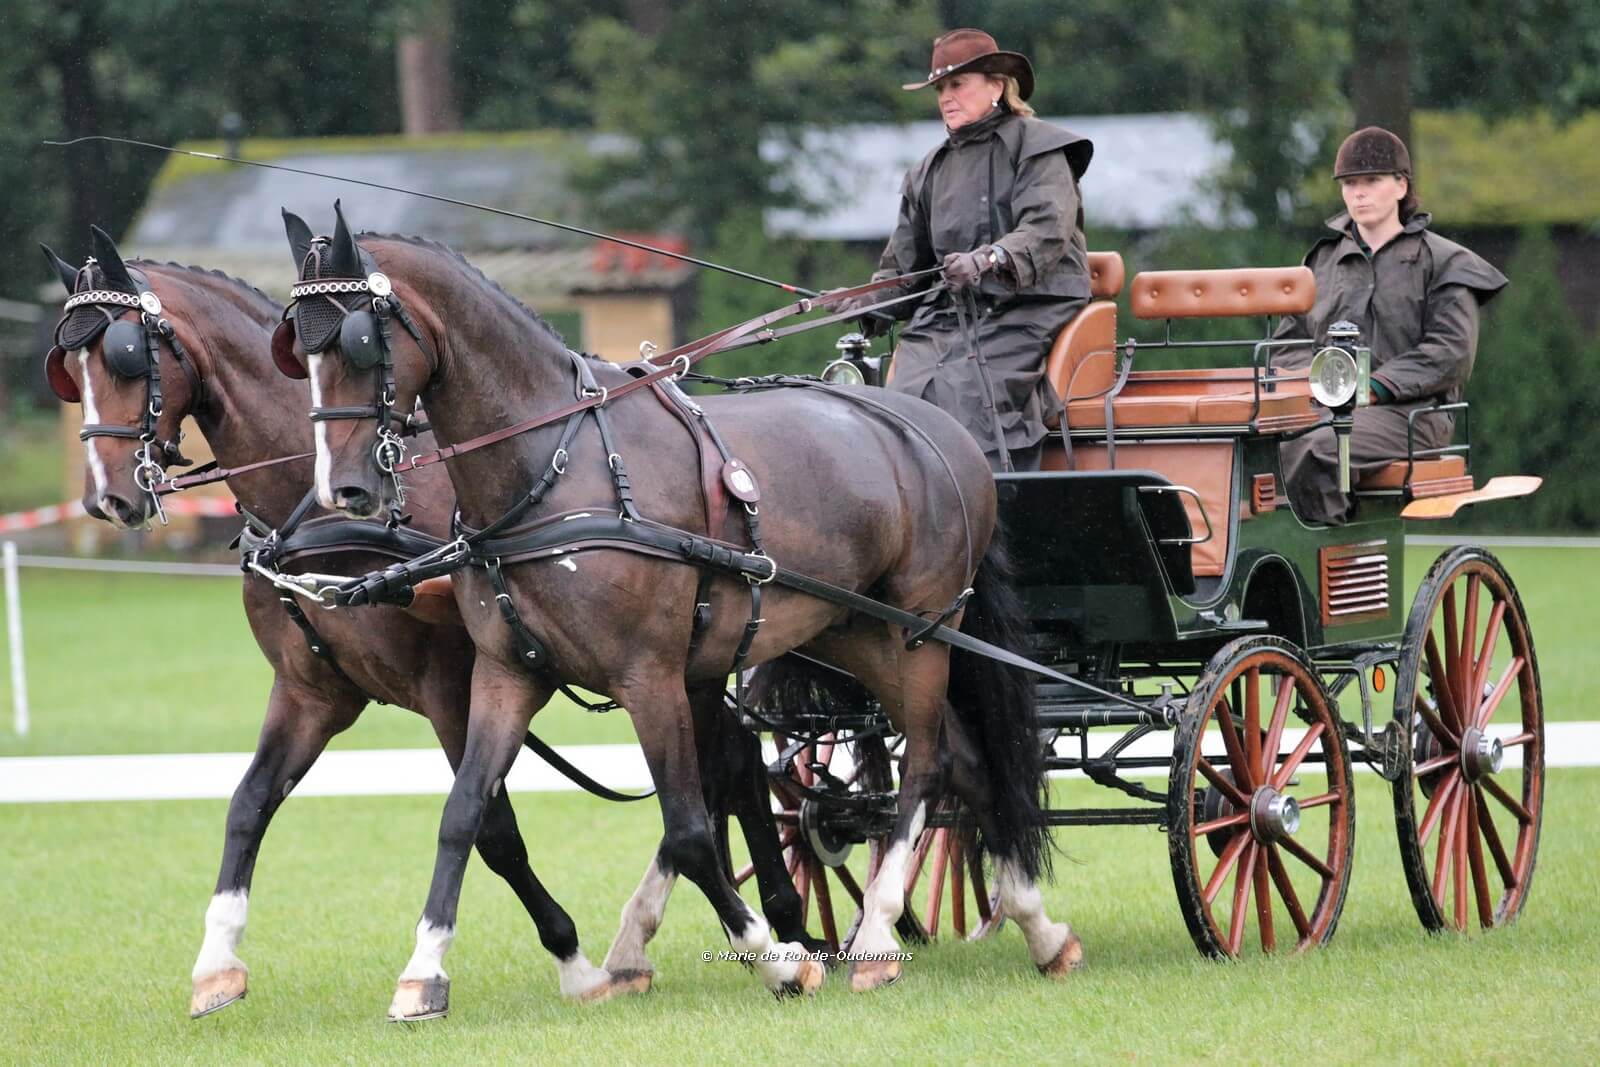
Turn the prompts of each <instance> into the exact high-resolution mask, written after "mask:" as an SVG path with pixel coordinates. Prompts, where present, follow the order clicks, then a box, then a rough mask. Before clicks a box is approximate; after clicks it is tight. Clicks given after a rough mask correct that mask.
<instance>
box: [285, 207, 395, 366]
mask: <svg viewBox="0 0 1600 1067" xmlns="http://www.w3.org/2000/svg"><path fill="white" fill-rule="evenodd" d="M334 213H335V215H336V218H337V221H336V223H335V227H334V233H333V236H332V237H331V238H328V237H317V238H309V237H308V236H307V235H309V233H310V231H309V230H305V231H304V233H301V230H302V228H303V227H304V225H305V224H304V223H300V226H298V227H297V226H295V225H294V223H296V222H300V220H299V219H298V218H295V217H294V216H292V215H287V214H286V215H285V218H284V227H285V230H286V231H287V232H288V235H289V243H290V246H291V247H292V248H293V249H294V250H295V251H296V252H299V251H300V250H301V248H304V250H305V251H304V253H303V254H301V256H300V278H299V280H300V281H302V282H310V281H316V280H318V279H320V278H344V279H353V278H362V277H365V276H366V275H368V274H370V273H371V272H372V271H373V270H375V269H377V268H376V267H375V266H374V265H373V264H372V262H371V260H370V258H369V257H368V256H367V254H366V253H365V252H364V251H362V250H361V247H360V246H359V245H357V244H356V241H355V238H354V237H352V236H351V234H350V230H349V228H348V227H347V226H346V225H345V221H344V214H343V213H342V212H341V211H340V210H339V205H338V204H337V203H335V204H334ZM291 220H293V221H291ZM291 318H292V319H293V321H294V330H295V333H296V334H297V335H298V336H299V338H300V347H302V348H304V349H305V350H306V351H307V352H321V351H323V350H325V349H327V348H328V347H329V346H330V345H332V344H333V341H334V337H335V336H336V335H337V337H338V338H339V349H340V351H342V352H343V353H344V356H345V358H346V359H348V360H349V361H350V362H351V364H352V365H354V366H355V367H357V368H358V369H363V370H364V369H366V368H367V367H371V366H374V365H376V364H377V362H378V361H379V360H380V359H381V358H382V356H383V353H382V350H381V349H380V348H379V347H378V324H377V319H376V317H375V316H374V315H373V314H372V297H371V296H370V295H368V294H366V293H326V294H319V295H317V296H311V297H302V298H301V299H299V300H297V301H296V302H295V305H294V312H293V314H292V315H291ZM274 358H277V356H276V350H275V355H274ZM289 362H290V363H291V364H292V363H293V358H292V354H291V356H290V359H289ZM283 365H284V363H283V361H282V360H279V367H280V369H281V368H282V367H283ZM301 376H302V377H304V375H303V374H302V375H301Z"/></svg>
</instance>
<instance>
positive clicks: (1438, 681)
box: [1425, 630, 1461, 744]
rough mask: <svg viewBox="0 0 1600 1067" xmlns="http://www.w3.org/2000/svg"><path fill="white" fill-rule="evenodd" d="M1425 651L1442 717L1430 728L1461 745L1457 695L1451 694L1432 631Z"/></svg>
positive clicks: (1448, 677)
mask: <svg viewBox="0 0 1600 1067" xmlns="http://www.w3.org/2000/svg"><path fill="white" fill-rule="evenodd" d="M1425 649H1426V651H1427V654H1428V677H1429V678H1431V679H1432V680H1433V695H1434V699H1436V700H1437V701H1438V702H1439V715H1440V721H1439V722H1438V723H1437V724H1435V723H1429V725H1428V728H1429V729H1431V730H1433V731H1434V733H1436V734H1437V735H1438V736H1439V737H1441V738H1448V739H1449V740H1451V741H1454V742H1456V743H1457V744H1460V742H1461V716H1460V715H1458V714H1456V700H1455V695H1454V694H1452V693H1451V692H1450V676H1449V675H1448V674H1446V673H1445V669H1444V662H1443V661H1442V660H1440V659H1439V641H1438V639H1437V638H1436V637H1434V634H1433V631H1432V630H1429V631H1428V640H1427V642H1426V645H1425ZM1435 727H1437V728H1435Z"/></svg>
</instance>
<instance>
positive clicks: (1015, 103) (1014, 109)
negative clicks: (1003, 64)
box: [1000, 74, 1033, 119]
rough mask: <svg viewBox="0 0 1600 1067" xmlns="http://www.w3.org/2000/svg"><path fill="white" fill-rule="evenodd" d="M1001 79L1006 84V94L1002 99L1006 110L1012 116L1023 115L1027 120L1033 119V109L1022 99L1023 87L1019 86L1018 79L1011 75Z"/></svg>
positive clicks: (1002, 76) (1003, 76)
mask: <svg viewBox="0 0 1600 1067" xmlns="http://www.w3.org/2000/svg"><path fill="white" fill-rule="evenodd" d="M1000 77H1001V80H1002V81H1004V82H1005V83H1006V89H1005V94H1004V96H1003V98H1002V102H1003V103H1004V104H1005V106H1006V110H1007V111H1010V112H1011V113H1012V114H1015V115H1021V116H1022V117H1023V118H1025V119H1031V118H1033V108H1032V107H1030V106H1028V102H1027V101H1026V100H1024V99H1022V86H1021V85H1019V84H1017V79H1015V78H1013V77H1012V76H1011V75H1009V74H1006V75H1001V76H1000Z"/></svg>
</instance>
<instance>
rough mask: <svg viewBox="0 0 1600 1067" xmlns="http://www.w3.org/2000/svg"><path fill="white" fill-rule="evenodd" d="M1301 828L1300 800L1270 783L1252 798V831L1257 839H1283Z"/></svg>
mask: <svg viewBox="0 0 1600 1067" xmlns="http://www.w3.org/2000/svg"><path fill="white" fill-rule="evenodd" d="M1298 829H1300V802H1299V801H1297V800H1295V798H1294V797H1291V796H1286V795H1285V794H1283V793H1280V792H1278V791H1277V790H1276V789H1274V788H1272V787H1271V786H1270V785H1264V786H1262V787H1261V788H1260V789H1257V790H1256V792H1255V796H1253V797H1251V798H1250V832H1251V833H1253V834H1254V835H1255V836H1256V840H1257V841H1262V842H1272V841H1282V840H1283V839H1284V838H1286V837H1289V836H1291V835H1293V834H1294V832H1295V831H1296V830H1298Z"/></svg>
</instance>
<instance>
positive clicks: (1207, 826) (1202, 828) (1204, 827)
mask: <svg viewBox="0 0 1600 1067" xmlns="http://www.w3.org/2000/svg"><path fill="white" fill-rule="evenodd" d="M1300 806H1301V807H1305V805H1304V804H1302V805H1300ZM1249 821H1250V813H1249V812H1248V811H1241V812H1239V813H1238V814H1237V815H1224V816H1223V817H1222V818H1220V819H1212V820H1211V821H1210V822H1203V823H1201V824H1200V825H1199V826H1196V827H1195V828H1194V835H1195V836H1196V837H1199V836H1200V835H1201V834H1214V833H1216V832H1217V831H1218V830H1226V829H1227V828H1228V827H1230V826H1243V825H1244V824H1245V823H1247V822H1249Z"/></svg>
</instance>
